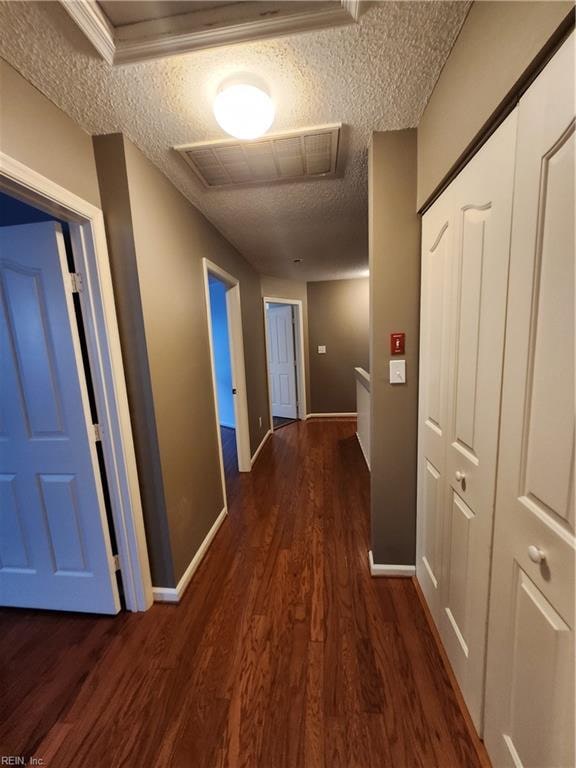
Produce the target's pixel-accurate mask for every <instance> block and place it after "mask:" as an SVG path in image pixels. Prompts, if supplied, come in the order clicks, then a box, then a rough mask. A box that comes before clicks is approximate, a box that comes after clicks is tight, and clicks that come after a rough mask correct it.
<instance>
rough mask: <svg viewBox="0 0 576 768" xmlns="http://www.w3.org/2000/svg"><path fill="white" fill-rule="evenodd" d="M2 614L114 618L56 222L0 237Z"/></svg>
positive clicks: (115, 600)
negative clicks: (18, 610) (8, 610)
mask: <svg viewBox="0 0 576 768" xmlns="http://www.w3.org/2000/svg"><path fill="white" fill-rule="evenodd" d="M0 409H1V410H0V604H2V605H8V606H19V607H28V608H50V609H56V610H70V611H89V612H93V613H117V612H118V611H119V609H120V601H119V597H118V588H117V585H116V577H115V573H114V564H113V557H112V552H111V549H110V538H109V532H108V526H107V521H106V510H105V506H104V499H103V494H102V486H101V481H100V475H99V470H98V459H97V454H96V446H95V434H94V429H93V426H92V424H91V419H90V410H89V404H88V395H87V389H86V382H85V379H84V373H83V367H82V360H81V351H80V344H79V339H78V329H77V327H76V320H75V316H74V306H73V300H72V295H71V282H70V279H69V275H68V271H67V267H66V253H65V248H64V240H63V236H62V232H61V231H60V227H59V225H58V224H56V223H55V222H45V223H42V224H29V225H25V226H18V227H6V228H2V229H0Z"/></svg>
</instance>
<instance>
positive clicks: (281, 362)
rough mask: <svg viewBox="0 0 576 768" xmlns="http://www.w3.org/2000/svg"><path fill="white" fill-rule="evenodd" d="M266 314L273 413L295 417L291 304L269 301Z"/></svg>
mask: <svg viewBox="0 0 576 768" xmlns="http://www.w3.org/2000/svg"><path fill="white" fill-rule="evenodd" d="M266 317H267V323H268V375H269V379H270V392H271V395H272V415H273V416H282V417H283V418H287V419H295V418H297V415H298V413H297V411H298V403H297V398H296V358H295V355H294V324H293V308H292V306H291V305H289V304H276V305H274V304H270V305H269V306H268V309H267V312H266Z"/></svg>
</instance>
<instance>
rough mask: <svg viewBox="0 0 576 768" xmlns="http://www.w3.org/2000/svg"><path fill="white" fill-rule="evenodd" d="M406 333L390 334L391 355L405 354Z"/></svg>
mask: <svg viewBox="0 0 576 768" xmlns="http://www.w3.org/2000/svg"><path fill="white" fill-rule="evenodd" d="M405 338H406V334H405V333H391V334H390V354H391V355H403V354H404V339H405Z"/></svg>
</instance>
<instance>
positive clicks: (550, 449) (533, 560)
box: [486, 34, 576, 768]
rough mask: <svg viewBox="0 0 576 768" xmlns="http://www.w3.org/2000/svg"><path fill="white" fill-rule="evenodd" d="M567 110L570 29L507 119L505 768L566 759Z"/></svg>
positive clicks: (494, 703)
mask: <svg viewBox="0 0 576 768" xmlns="http://www.w3.org/2000/svg"><path fill="white" fill-rule="evenodd" d="M574 115H575V109H574V35H573V34H572V35H571V37H570V38H569V40H568V41H566V43H565V44H564V45H563V47H562V48H561V50H560V51H559V52H558V54H556V56H555V57H554V58H553V59H552V60H551V62H550V63H549V64H548V65H547V67H546V69H545V70H544V71H543V72H542V73H541V74H540V76H539V77H538V78H537V79H536V81H535V82H534V84H533V85H532V86H531V87H530V89H529V90H528V91H527V92H526V94H525V95H524V97H523V98H522V100H521V102H520V107H519V119H518V142H517V164H516V176H515V189H516V193H515V201H514V217H513V224H512V240H511V260H510V292H509V305H508V306H509V309H508V320H507V329H506V358H505V364H504V380H503V394H502V426H501V435H500V456H499V467H498V494H497V503H496V519H495V531H494V561H493V576H492V587H491V610H490V624H489V634H488V668H487V692H486V745H487V747H488V750H489V753H490V756H491V758H492V760H493V762H494V764H495V765H498V766H500V765H502V766H515V768H518V766H538V768H552V767H553V766H554V767H556V766H562V768H564V766H573V765H574V715H575V713H574V668H573V664H574V598H575V594H574V566H575V557H574V552H575V546H576V543H575V537H574V475H573V465H574V424H575V419H574V384H575V381H574V341H575V338H574V309H575V307H574V277H575V275H574V258H575V255H574V254H575V242H574V205H575V202H576V201H575V197H574ZM511 608H512V609H513V610H511Z"/></svg>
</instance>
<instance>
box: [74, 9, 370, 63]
mask: <svg viewBox="0 0 576 768" xmlns="http://www.w3.org/2000/svg"><path fill="white" fill-rule="evenodd" d="M60 2H61V3H62V5H63V6H64V8H65V9H66V10H67V11H68V13H69V14H70V16H71V17H72V18H73V19H74V21H75V22H76V24H77V25H78V26H79V27H80V29H81V30H82V31H83V32H84V34H85V35H86V37H87V38H88V39H89V40H90V42H91V43H92V45H93V46H94V48H95V49H96V50H97V51H98V53H99V54H100V55H101V56H102V58H103V59H104V60H105V61H107V62H108V64H113V65H117V64H129V63H131V62H138V61H145V60H147V59H158V58H164V57H165V56H174V55H177V54H183V53H190V52H191V51H196V50H202V49H205V48H215V47H217V46H221V45H232V44H234V43H244V42H249V41H253V40H262V39H265V38H275V37H281V36H283V35H292V34H296V33H300V32H306V31H310V30H317V29H327V28H330V27H336V26H341V25H343V24H353V23H355V22H357V21H358V17H359V15H360V0H284V1H283V2H278V0H276V1H273V0H236V2H226V1H225V0H224V1H222V0H213V1H212V2H186V1H184V0H183V1H182V2H179V3H175V2H170V0H166V1H165V2H154V1H153V0H130V1H128V2H127V1H125V0H113V2H111V1H110V0H107V1H104V0H103V1H102V2H96V0H60Z"/></svg>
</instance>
